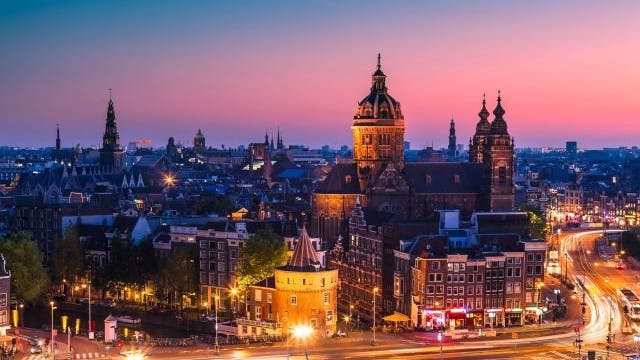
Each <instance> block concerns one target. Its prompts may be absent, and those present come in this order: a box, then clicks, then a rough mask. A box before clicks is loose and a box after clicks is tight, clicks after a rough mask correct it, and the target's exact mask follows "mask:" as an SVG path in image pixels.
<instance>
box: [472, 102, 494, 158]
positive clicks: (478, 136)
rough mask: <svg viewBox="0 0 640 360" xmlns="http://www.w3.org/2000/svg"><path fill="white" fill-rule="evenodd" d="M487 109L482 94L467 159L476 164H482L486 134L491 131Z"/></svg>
mask: <svg viewBox="0 0 640 360" xmlns="http://www.w3.org/2000/svg"><path fill="white" fill-rule="evenodd" d="M489 115H490V114H489V111H487V100H486V99H485V96H484V94H483V95H482V109H481V110H480V112H479V113H478V116H479V117H480V121H478V124H477V125H476V133H475V134H474V135H473V139H470V140H469V161H470V162H472V163H476V164H482V163H483V162H484V161H483V156H484V147H485V144H486V142H487V136H488V135H489V132H490V131H491V123H489Z"/></svg>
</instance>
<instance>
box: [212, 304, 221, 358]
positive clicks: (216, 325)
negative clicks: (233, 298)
mask: <svg viewBox="0 0 640 360" xmlns="http://www.w3.org/2000/svg"><path fill="white" fill-rule="evenodd" d="M213 298H214V300H215V302H214V306H215V311H216V315H215V321H216V322H215V334H216V342H215V348H216V354H217V353H218V352H219V351H220V346H219V345H218V305H219V304H220V302H219V300H220V296H219V295H218V294H216V295H215V296H214V297H213Z"/></svg>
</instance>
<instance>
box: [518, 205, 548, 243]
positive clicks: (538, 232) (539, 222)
mask: <svg viewBox="0 0 640 360" xmlns="http://www.w3.org/2000/svg"><path fill="white" fill-rule="evenodd" d="M518 210H520V211H524V212H527V213H528V214H529V226H530V229H529V233H530V235H531V237H532V238H534V239H541V240H544V239H546V238H547V234H548V232H549V229H548V227H547V223H546V221H545V220H544V214H543V213H542V211H541V210H540V208H539V207H537V206H535V205H532V204H522V205H520V207H519V208H518Z"/></svg>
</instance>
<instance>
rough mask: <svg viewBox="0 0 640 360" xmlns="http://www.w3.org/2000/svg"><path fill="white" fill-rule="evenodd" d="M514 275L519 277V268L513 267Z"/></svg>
mask: <svg viewBox="0 0 640 360" xmlns="http://www.w3.org/2000/svg"><path fill="white" fill-rule="evenodd" d="M515 277H520V268H519V267H517V268H515Z"/></svg>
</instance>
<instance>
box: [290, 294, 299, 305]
mask: <svg viewBox="0 0 640 360" xmlns="http://www.w3.org/2000/svg"><path fill="white" fill-rule="evenodd" d="M290 304H291V305H298V298H297V297H296V296H295V295H292V296H291V300H290Z"/></svg>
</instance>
